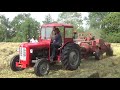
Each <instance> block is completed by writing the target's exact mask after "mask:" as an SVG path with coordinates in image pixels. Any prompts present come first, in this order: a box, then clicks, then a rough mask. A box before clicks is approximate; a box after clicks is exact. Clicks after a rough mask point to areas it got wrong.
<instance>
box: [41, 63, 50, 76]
mask: <svg viewBox="0 0 120 90" xmlns="http://www.w3.org/2000/svg"><path fill="white" fill-rule="evenodd" d="M39 70H40V72H41V74H43V75H45V74H47V73H48V70H49V65H48V63H45V62H43V63H42V64H41V65H40V68H39Z"/></svg>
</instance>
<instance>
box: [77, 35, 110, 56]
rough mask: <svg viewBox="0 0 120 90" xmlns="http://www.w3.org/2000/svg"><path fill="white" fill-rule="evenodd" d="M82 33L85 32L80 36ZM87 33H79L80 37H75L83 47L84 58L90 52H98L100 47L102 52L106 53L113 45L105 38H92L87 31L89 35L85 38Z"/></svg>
mask: <svg viewBox="0 0 120 90" xmlns="http://www.w3.org/2000/svg"><path fill="white" fill-rule="evenodd" d="M81 34H83V36H80V35H81ZM85 34H86V33H79V34H78V38H77V39H75V41H76V42H80V44H79V46H80V47H82V48H81V53H82V58H87V57H88V56H89V54H90V53H93V52H96V51H97V50H98V49H100V52H102V53H104V52H106V51H107V49H108V48H110V47H111V46H110V44H109V43H106V42H104V40H103V39H95V40H91V38H92V35H91V34H90V33H87V35H88V36H86V38H85V36H84V35H85Z"/></svg>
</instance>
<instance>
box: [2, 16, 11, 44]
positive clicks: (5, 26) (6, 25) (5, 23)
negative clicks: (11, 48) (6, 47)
mask: <svg viewBox="0 0 120 90" xmlns="http://www.w3.org/2000/svg"><path fill="white" fill-rule="evenodd" d="M10 28H11V25H10V21H9V18H6V17H5V16H4V15H1V16H0V38H1V39H0V41H5V42H6V41H7V39H8V38H10Z"/></svg>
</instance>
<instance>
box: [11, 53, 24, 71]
mask: <svg viewBox="0 0 120 90" xmlns="http://www.w3.org/2000/svg"><path fill="white" fill-rule="evenodd" d="M16 62H19V55H15V56H14V57H13V58H12V59H11V61H10V68H11V70H13V71H21V70H24V68H20V67H16Z"/></svg>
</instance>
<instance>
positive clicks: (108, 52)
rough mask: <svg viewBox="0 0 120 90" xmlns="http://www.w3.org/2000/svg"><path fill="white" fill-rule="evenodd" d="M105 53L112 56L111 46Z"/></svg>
mask: <svg viewBox="0 0 120 90" xmlns="http://www.w3.org/2000/svg"><path fill="white" fill-rule="evenodd" d="M106 55H107V56H113V50H112V48H111V47H110V48H109V49H108V50H107V51H106Z"/></svg>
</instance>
